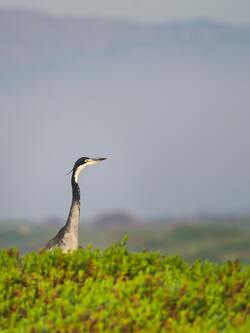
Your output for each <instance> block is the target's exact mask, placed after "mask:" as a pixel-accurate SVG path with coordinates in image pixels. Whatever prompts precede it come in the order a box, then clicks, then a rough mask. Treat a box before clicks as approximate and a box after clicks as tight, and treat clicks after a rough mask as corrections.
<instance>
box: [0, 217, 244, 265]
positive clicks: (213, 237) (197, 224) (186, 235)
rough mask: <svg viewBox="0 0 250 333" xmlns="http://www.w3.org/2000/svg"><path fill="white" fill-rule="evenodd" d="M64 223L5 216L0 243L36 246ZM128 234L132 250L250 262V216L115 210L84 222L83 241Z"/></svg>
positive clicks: (102, 242) (103, 242) (105, 241)
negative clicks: (150, 217)
mask: <svg viewBox="0 0 250 333" xmlns="http://www.w3.org/2000/svg"><path fill="white" fill-rule="evenodd" d="M126 216H127V219H126ZM109 217H110V219H109ZM108 221H110V222H108ZM116 222H117V224H115V223H116ZM63 224H64V222H63V221H59V220H55V219H51V220H49V221H46V222H43V223H40V224H34V223H28V222H25V221H19V222H18V221H16V222H15V221H12V222H11V221H9V222H4V221H2V222H1V223H0V248H5V247H19V248H20V249H21V251H22V252H23V253H24V252H28V251H32V250H37V249H39V248H41V247H42V246H43V245H44V244H45V243H46V242H47V241H48V240H49V239H50V238H52V237H53V236H54V235H55V233H56V232H57V231H58V230H59V228H61V226H62V225H63ZM124 234H127V235H128V248H129V249H130V250H133V251H142V250H159V251H161V252H163V253H168V254H179V255H181V256H183V257H184V258H186V259H188V260H190V261H193V260H195V259H197V258H201V259H209V260H212V261H216V262H222V261H225V260H233V259H235V258H239V259H241V260H242V261H243V262H245V263H249V262H250V218H237V217H226V218H218V217H217V218H216V217H203V218H201V217H197V218H190V219H161V220H155V221H141V220H140V221H139V220H137V219H136V218H134V217H131V215H126V214H117V213H115V214H113V213H110V215H108V214H104V215H103V216H100V217H98V219H97V220H96V221H92V222H90V223H86V222H85V223H83V222H82V223H81V228H80V243H81V245H82V246H83V247H86V246H87V245H88V244H90V243H91V244H93V246H94V247H98V248H101V249H104V248H106V247H108V246H109V245H110V244H111V243H113V242H117V241H119V240H120V239H121V238H122V237H123V236H124Z"/></svg>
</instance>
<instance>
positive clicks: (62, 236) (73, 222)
mask: <svg viewBox="0 0 250 333" xmlns="http://www.w3.org/2000/svg"><path fill="white" fill-rule="evenodd" d="M104 160H106V158H103V157H102V158H89V157H81V158H79V159H78V160H77V161H76V162H75V165H74V167H73V169H72V170H71V171H70V172H69V173H68V174H70V173H72V177H71V186H72V203H71V207H70V211H69V215H68V219H67V222H66V224H65V225H64V227H62V228H61V229H60V230H59V231H58V233H57V234H56V236H55V237H54V238H52V239H51V240H50V241H49V242H48V243H47V244H46V246H45V248H44V250H53V249H55V248H60V249H61V250H62V252H69V251H73V250H76V249H78V229H79V220H80V187H79V185H78V179H79V175H80V173H81V172H82V171H83V170H84V169H85V168H86V167H87V166H89V165H93V164H96V163H99V162H101V161H104Z"/></svg>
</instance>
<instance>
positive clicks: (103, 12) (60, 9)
mask: <svg viewBox="0 0 250 333" xmlns="http://www.w3.org/2000/svg"><path fill="white" fill-rule="evenodd" d="M0 7H14V8H15V7H19V8H24V7H28V8H33V9H39V10H44V11H48V12H50V13H56V14H63V15H65V14H66V15H68V14H70V15H81V16H93V15H94V16H105V17H116V18H125V19H127V18H128V19H132V20H143V21H153V22H154V21H166V20H167V21H169V20H170V21H173V20H187V19H193V18H208V19H213V20H218V21H226V22H230V23H234V24H249V23H250V1H249V0H237V1H236V0H206V1H204V0H189V1H186V0H126V1H124V0H106V1H101V0H91V1H84V0H71V1H69V0H54V1H51V0H43V1H40V0H0Z"/></svg>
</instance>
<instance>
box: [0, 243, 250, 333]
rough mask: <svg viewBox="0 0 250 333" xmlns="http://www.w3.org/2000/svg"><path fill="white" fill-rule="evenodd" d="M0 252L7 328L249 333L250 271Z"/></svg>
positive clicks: (119, 251)
mask: <svg viewBox="0 0 250 333" xmlns="http://www.w3.org/2000/svg"><path fill="white" fill-rule="evenodd" d="M125 243H126V239H124V240H122V241H121V242H119V243H118V244H116V245H112V246H110V247H108V248H107V249H106V250H104V251H103V252H101V251H100V250H98V249H93V248H92V247H91V246H88V247H87V248H86V249H79V250H78V251H75V252H73V253H70V254H66V255H65V254H62V253H61V252H60V250H58V251H55V252H53V253H52V252H45V253H35V252H31V253H28V254H26V255H25V256H24V257H21V256H20V254H19V252H18V250H16V249H9V250H6V249H5V250H2V251H0V267H1V274H0V331H1V332H2V333H7V332H9V333H15V332H16V333H29V332H30V333H36V332H41V333H46V332H53V333H57V332H58V333H60V332H62V333H64V332H72V333H73V332H74V333H77V332H129V333H130V332H150V333H151V332H177V333H178V332H180V333H185V332H186V333H189V332H191V333H192V332H195V333H199V332H209V333H215V332H242V333H243V332H250V316H249V314H250V266H249V265H244V266H242V265H241V263H240V262H239V261H238V260H236V261H231V262H227V263H224V264H215V263H211V262H208V261H205V262H202V261H199V260H198V261H195V262H194V263H193V264H190V263H188V262H186V261H185V260H183V259H181V258H180V257H178V256H168V255H161V254H160V253H158V252H145V251H144V252H134V253H131V252H129V251H128V250H127V248H126V244H125Z"/></svg>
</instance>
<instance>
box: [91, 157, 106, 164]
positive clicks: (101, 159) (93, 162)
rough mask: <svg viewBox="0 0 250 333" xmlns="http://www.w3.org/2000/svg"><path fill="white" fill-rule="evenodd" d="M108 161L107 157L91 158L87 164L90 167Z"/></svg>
mask: <svg viewBox="0 0 250 333" xmlns="http://www.w3.org/2000/svg"><path fill="white" fill-rule="evenodd" d="M104 160H106V158H105V157H100V158H89V159H88V160H87V162H86V164H87V165H90V164H96V163H99V162H101V161H104Z"/></svg>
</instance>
